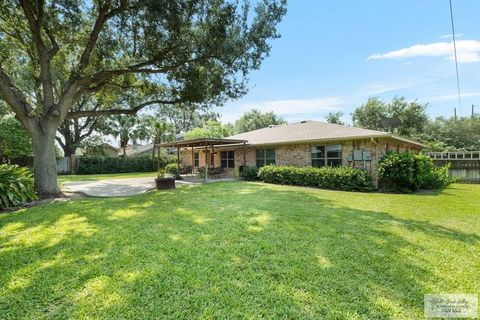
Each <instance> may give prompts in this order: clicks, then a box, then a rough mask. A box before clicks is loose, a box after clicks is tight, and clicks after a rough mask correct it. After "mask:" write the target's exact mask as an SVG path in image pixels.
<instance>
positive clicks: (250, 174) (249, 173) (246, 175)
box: [240, 166, 258, 181]
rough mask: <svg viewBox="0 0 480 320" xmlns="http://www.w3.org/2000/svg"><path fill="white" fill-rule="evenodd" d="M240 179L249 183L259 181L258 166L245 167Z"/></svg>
mask: <svg viewBox="0 0 480 320" xmlns="http://www.w3.org/2000/svg"><path fill="white" fill-rule="evenodd" d="M240 177H242V178H243V179H245V180H247V181H255V180H258V168H257V167H256V166H245V167H243V171H242V173H241V174H240Z"/></svg>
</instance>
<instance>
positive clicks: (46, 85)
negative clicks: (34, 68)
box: [20, 0, 55, 114]
mask: <svg viewBox="0 0 480 320" xmlns="http://www.w3.org/2000/svg"><path fill="white" fill-rule="evenodd" d="M20 4H21V6H22V8H23V12H24V14H25V17H26V18H27V21H28V26H29V28H30V32H31V33H32V37H33V42H34V43H35V46H36V48H37V51H38V55H39V58H40V59H39V63H40V81H41V83H42V89H43V102H44V114H48V113H49V111H50V108H52V107H53V106H54V103H55V101H54V94H53V81H52V75H51V71H50V59H51V57H50V56H49V53H48V51H47V48H46V47H45V43H44V42H43V39H42V36H41V28H42V24H43V6H44V3H43V1H38V2H37V10H38V19H37V17H36V16H35V10H34V8H33V6H32V3H31V2H30V1H28V0H20Z"/></svg>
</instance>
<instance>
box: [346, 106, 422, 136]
mask: <svg viewBox="0 0 480 320" xmlns="http://www.w3.org/2000/svg"><path fill="white" fill-rule="evenodd" d="M426 108H427V105H426V104H424V105H422V104H419V103H418V102H417V101H416V100H414V101H410V102H409V101H407V100H406V99H405V98H404V97H400V98H398V97H395V98H393V100H392V101H391V102H389V103H387V102H385V101H382V100H380V99H379V98H377V97H373V98H369V99H368V101H367V102H366V103H365V104H364V105H362V106H360V107H358V108H357V109H355V111H354V112H353V114H352V119H353V124H354V125H355V126H357V127H362V128H366V129H372V130H383V131H387V129H388V128H387V127H385V126H384V125H383V124H382V120H383V119H385V118H387V117H395V118H398V119H399V120H400V125H399V126H398V127H396V128H395V129H394V132H395V133H396V134H399V135H402V136H406V137H412V136H415V135H418V134H421V133H422V132H423V131H424V130H425V127H426V125H427V123H428V121H429V119H428V116H427V113H426Z"/></svg>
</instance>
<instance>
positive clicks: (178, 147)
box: [177, 146, 180, 174]
mask: <svg viewBox="0 0 480 320" xmlns="http://www.w3.org/2000/svg"><path fill="white" fill-rule="evenodd" d="M177 171H178V174H180V146H177Z"/></svg>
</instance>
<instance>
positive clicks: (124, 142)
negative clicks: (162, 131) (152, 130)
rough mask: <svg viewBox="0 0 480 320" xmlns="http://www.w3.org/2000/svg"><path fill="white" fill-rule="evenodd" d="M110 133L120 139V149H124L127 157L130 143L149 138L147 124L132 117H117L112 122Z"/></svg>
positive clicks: (124, 154)
mask: <svg viewBox="0 0 480 320" xmlns="http://www.w3.org/2000/svg"><path fill="white" fill-rule="evenodd" d="M109 123H110V131H109V133H110V134H111V135H112V136H113V137H114V138H115V139H119V144H120V148H122V149H123V156H124V157H125V156H126V155H127V146H128V143H129V142H130V141H132V142H133V143H134V144H135V143H137V142H138V141H139V140H144V139H146V138H147V137H148V130H147V128H146V127H145V124H144V123H142V122H141V121H139V120H138V118H135V117H131V116H123V115H117V116H113V117H112V118H111V119H110V120H109Z"/></svg>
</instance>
